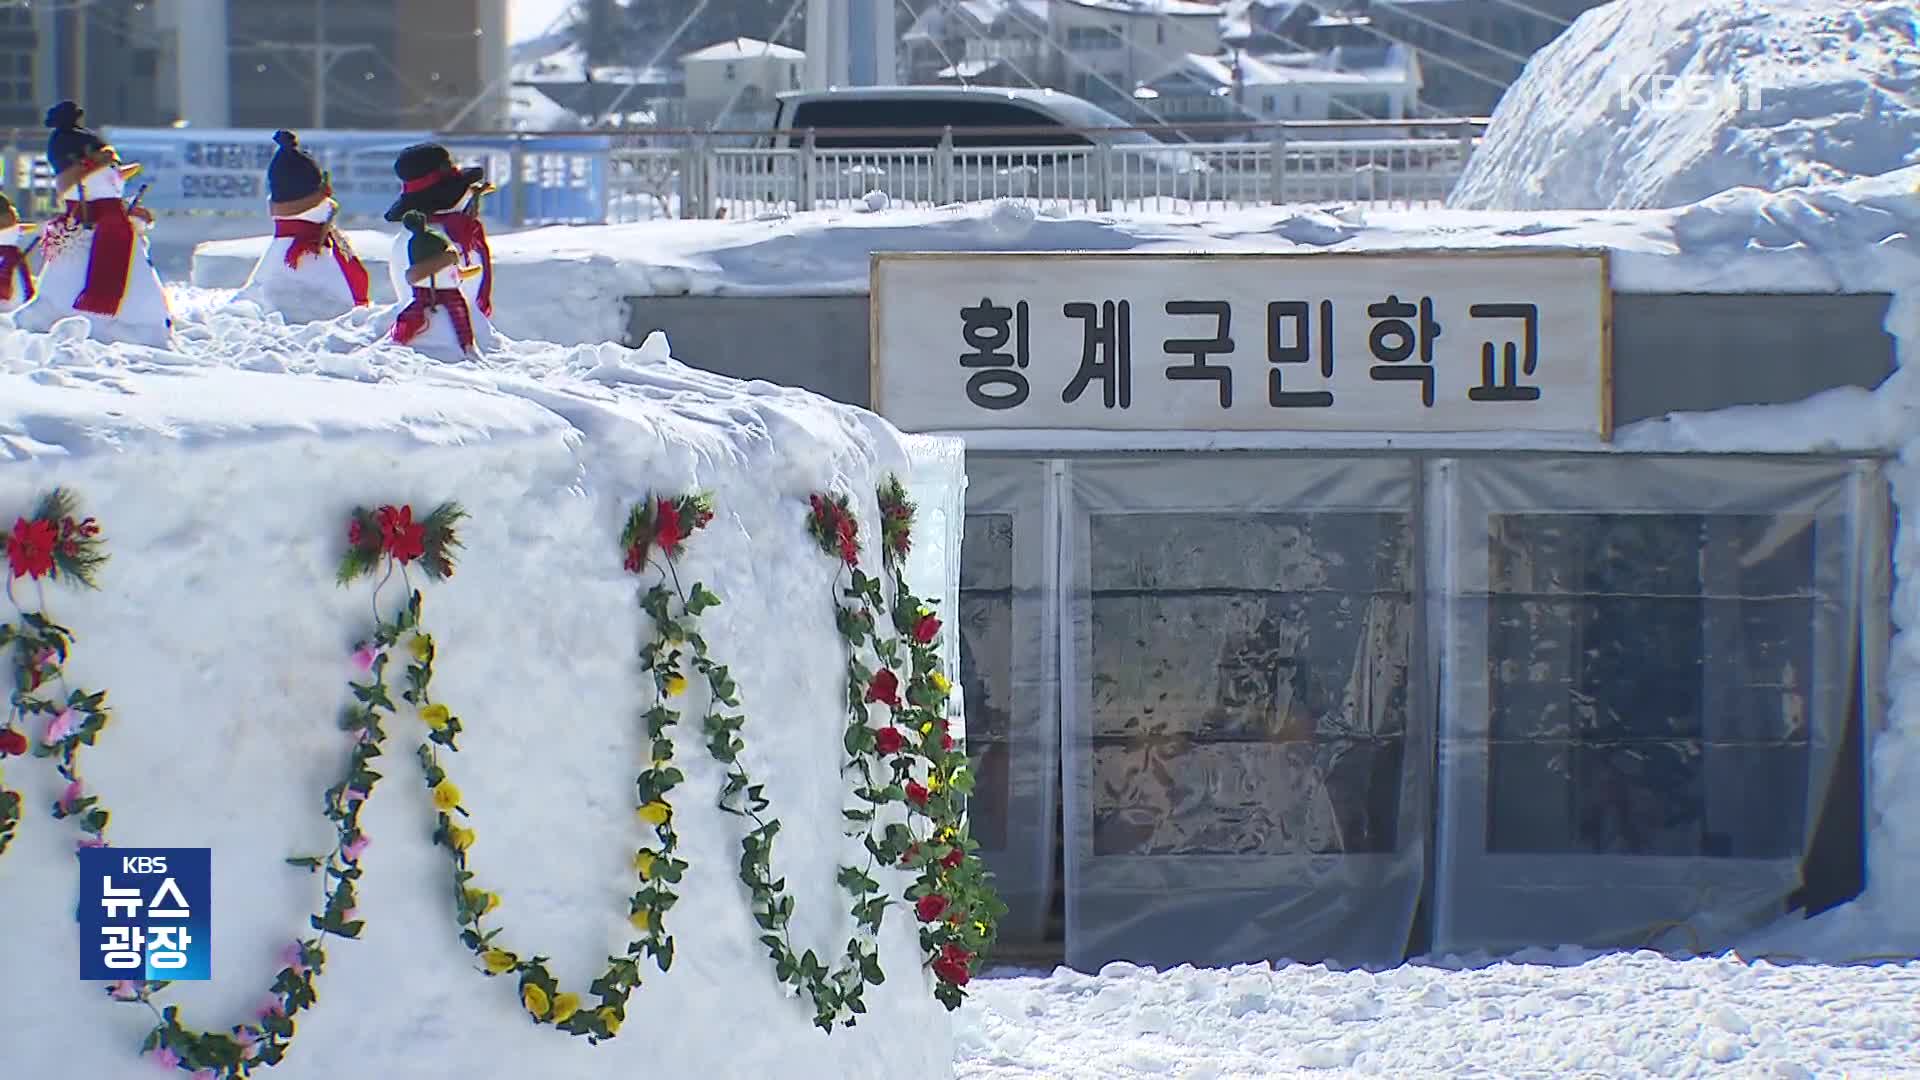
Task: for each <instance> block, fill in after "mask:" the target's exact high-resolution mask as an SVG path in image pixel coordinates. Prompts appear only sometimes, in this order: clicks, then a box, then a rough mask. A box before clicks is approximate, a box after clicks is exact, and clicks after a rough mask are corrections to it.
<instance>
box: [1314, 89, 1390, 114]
mask: <svg viewBox="0 0 1920 1080" xmlns="http://www.w3.org/2000/svg"><path fill="white" fill-rule="evenodd" d="M1329 102H1330V104H1329V105H1328V109H1327V117H1328V119H1331V120H1352V119H1356V118H1358V117H1372V118H1373V119H1376V120H1388V119H1392V117H1393V95H1392V94H1334V95H1333V96H1332V97H1331V98H1329Z"/></svg>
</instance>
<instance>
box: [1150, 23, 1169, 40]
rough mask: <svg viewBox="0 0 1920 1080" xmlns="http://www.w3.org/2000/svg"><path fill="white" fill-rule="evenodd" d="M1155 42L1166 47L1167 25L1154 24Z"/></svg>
mask: <svg viewBox="0 0 1920 1080" xmlns="http://www.w3.org/2000/svg"><path fill="white" fill-rule="evenodd" d="M1153 42H1154V44H1156V45H1165V44H1166V43H1167V24H1166V23H1163V22H1156V23H1154V24H1153Z"/></svg>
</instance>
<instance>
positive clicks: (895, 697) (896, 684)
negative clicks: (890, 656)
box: [867, 668, 900, 709]
mask: <svg viewBox="0 0 1920 1080" xmlns="http://www.w3.org/2000/svg"><path fill="white" fill-rule="evenodd" d="M867 700H868V701H873V702H878V703H880V704H882V705H886V706H889V707H891V708H895V709H897V708H899V707H900V676H898V675H895V674H894V673H893V672H892V671H891V670H889V669H887V668H881V669H880V670H879V671H876V672H874V673H873V680H872V681H871V682H869V683H867Z"/></svg>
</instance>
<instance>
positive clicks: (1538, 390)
mask: <svg viewBox="0 0 1920 1080" xmlns="http://www.w3.org/2000/svg"><path fill="white" fill-rule="evenodd" d="M1609 295H1610V294H1609V284H1608V271H1607V256H1606V253H1605V252H1587V251H1568V250H1554V251H1538V250H1525V249H1522V250H1511V249H1510V250H1497V251H1471V252H1454V253H1445V254H1434V253H1424V252H1419V253H1405V254H1358V253H1355V254H1348V253H1313V254H1301V255H1292V254H1200V255H1174V254H1158V253H1151V254H1133V253H1100V254H1079V253H992V254H972V253H937V254H936V253H927V254H923V253H911V252H908V253H877V254H876V255H875V256H874V261H873V273H872V281H871V303H872V305H873V330H874V333H873V343H872V350H873V352H872V358H871V364H872V379H873V397H872V400H873V407H874V409H875V410H876V411H878V412H879V413H880V414H881V415H882V416H885V417H886V418H887V419H888V420H890V421H892V422H893V423H894V424H896V425H898V426H899V427H900V428H902V429H903V430H906V431H920V432H925V431H969V430H975V431H977V430H986V429H1051V430H1067V429H1090V430H1110V431H1287V430H1295V431H1383V432H1465V431H1512V430H1526V431H1548V432H1572V433H1586V434H1597V435H1599V436H1600V437H1602V438H1606V437H1609V436H1610V435H1611V427H1612V422H1611V408H1610V400H1609V399H1610V393H1611V386H1610V376H1609V372H1608V365H1609V362H1610V361H1609V350H1610V341H1609V337H1610V326H1609V317H1610V304H1609Z"/></svg>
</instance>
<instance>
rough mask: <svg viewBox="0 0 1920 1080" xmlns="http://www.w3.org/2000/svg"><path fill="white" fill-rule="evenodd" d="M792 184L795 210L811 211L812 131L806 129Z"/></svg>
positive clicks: (801, 141)
mask: <svg viewBox="0 0 1920 1080" xmlns="http://www.w3.org/2000/svg"><path fill="white" fill-rule="evenodd" d="M793 173H794V176H793V182H794V184H795V185H797V186H796V187H795V188H794V192H793V208H794V209H795V210H811V209H813V129H812V128H808V129H807V137H806V138H804V139H801V140H800V157H799V159H798V160H796V161H795V162H794V169H793Z"/></svg>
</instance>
